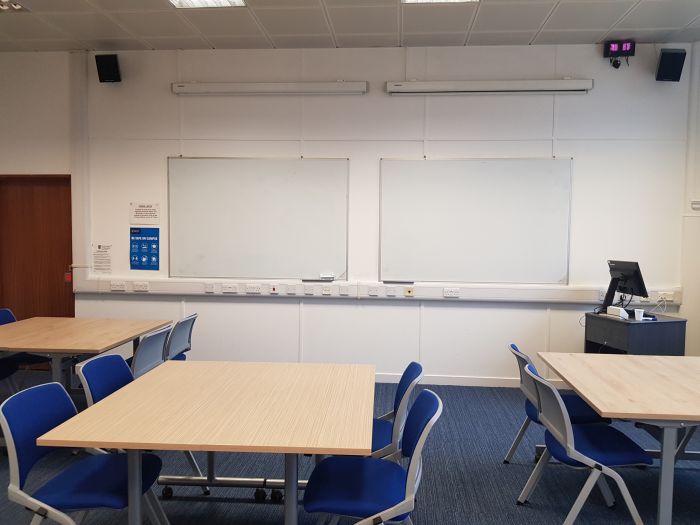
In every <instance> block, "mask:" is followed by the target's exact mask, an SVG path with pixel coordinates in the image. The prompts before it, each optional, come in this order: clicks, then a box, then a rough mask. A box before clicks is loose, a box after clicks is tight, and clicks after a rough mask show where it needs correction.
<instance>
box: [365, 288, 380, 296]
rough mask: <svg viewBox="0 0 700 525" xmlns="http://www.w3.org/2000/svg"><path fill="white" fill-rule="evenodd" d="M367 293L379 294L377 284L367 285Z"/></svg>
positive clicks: (370, 294)
mask: <svg viewBox="0 0 700 525" xmlns="http://www.w3.org/2000/svg"><path fill="white" fill-rule="evenodd" d="M367 295H369V296H370V297H377V296H378V295H379V286H368V287H367Z"/></svg>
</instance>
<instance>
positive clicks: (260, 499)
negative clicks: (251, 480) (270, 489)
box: [253, 489, 267, 503]
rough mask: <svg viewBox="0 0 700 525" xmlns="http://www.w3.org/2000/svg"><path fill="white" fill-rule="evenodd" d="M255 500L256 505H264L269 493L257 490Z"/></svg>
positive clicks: (254, 494) (254, 495)
mask: <svg viewBox="0 0 700 525" xmlns="http://www.w3.org/2000/svg"><path fill="white" fill-rule="evenodd" d="M253 498H254V499H255V501H256V503H262V502H263V501H265V500H266V499H267V492H265V489H255V492H254V493H253Z"/></svg>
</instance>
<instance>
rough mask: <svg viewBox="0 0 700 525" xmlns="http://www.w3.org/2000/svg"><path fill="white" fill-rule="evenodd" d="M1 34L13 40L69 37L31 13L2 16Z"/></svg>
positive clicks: (0, 20) (0, 16)
mask: <svg viewBox="0 0 700 525" xmlns="http://www.w3.org/2000/svg"><path fill="white" fill-rule="evenodd" d="M0 33H2V34H4V35H7V36H11V37H13V38H66V36H67V35H65V34H64V33H63V32H62V31H59V30H58V29H55V28H53V27H51V26H50V25H48V24H46V23H45V22H43V21H42V20H40V19H39V18H38V17H36V16H34V15H33V14H31V13H12V14H10V15H0Z"/></svg>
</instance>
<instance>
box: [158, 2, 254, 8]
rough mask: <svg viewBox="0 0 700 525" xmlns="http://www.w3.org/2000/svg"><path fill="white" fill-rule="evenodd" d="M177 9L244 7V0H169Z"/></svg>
mask: <svg viewBox="0 0 700 525" xmlns="http://www.w3.org/2000/svg"><path fill="white" fill-rule="evenodd" d="M170 3H171V4H173V5H174V6H175V7H177V8H178V9H196V8H201V7H245V1H244V0H170Z"/></svg>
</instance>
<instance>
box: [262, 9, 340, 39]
mask: <svg viewBox="0 0 700 525" xmlns="http://www.w3.org/2000/svg"><path fill="white" fill-rule="evenodd" d="M255 14H256V16H257V17H258V20H260V22H261V23H262V25H263V27H264V28H265V30H266V31H267V32H268V33H269V34H271V35H322V34H325V33H328V32H329V31H330V29H329V27H328V24H327V23H326V18H325V16H323V10H322V9H321V8H320V7H319V8H313V9H312V8H306V7H300V8H297V9H257V10H256V11H255ZM316 47H317V46H316Z"/></svg>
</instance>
